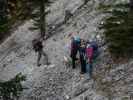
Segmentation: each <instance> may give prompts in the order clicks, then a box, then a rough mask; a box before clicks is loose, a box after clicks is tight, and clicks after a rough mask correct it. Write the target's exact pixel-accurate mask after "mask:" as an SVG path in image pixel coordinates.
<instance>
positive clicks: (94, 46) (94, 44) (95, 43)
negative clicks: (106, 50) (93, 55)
mask: <svg viewBox="0 0 133 100" xmlns="http://www.w3.org/2000/svg"><path fill="white" fill-rule="evenodd" d="M90 45H91V46H92V47H93V50H94V52H97V51H98V44H97V42H96V41H91V42H90Z"/></svg>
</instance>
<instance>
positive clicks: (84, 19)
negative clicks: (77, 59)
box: [0, 0, 133, 100]
mask: <svg viewBox="0 0 133 100" xmlns="http://www.w3.org/2000/svg"><path fill="white" fill-rule="evenodd" d="M105 1H106V0H105ZM101 2H102V1H101ZM101 2H98V1H95V0H90V1H89V2H88V4H87V5H85V6H83V7H80V6H81V5H82V4H83V1H81V0H76V1H75V0H69V2H66V0H56V1H55V3H54V4H53V5H52V6H51V7H50V9H51V11H52V12H51V14H49V15H48V18H47V20H48V24H50V25H54V26H56V25H57V24H58V23H60V22H62V21H63V19H64V9H70V10H71V11H72V13H73V14H74V16H73V17H72V18H71V19H70V20H69V21H68V23H67V24H62V25H61V26H60V27H59V28H57V29H56V30H55V31H54V34H55V35H53V36H52V37H50V38H49V39H47V40H46V41H45V42H44V51H45V52H46V53H47V54H48V57H49V60H50V61H51V65H49V66H46V65H45V64H42V65H41V66H40V67H37V66H36V59H37V55H36V54H35V53H34V51H33V50H32V46H31V41H32V39H33V38H35V37H36V36H37V34H38V32H37V31H31V30H29V29H28V28H29V27H31V26H32V24H33V22H32V20H30V21H27V22H26V23H25V24H23V25H22V26H20V27H19V28H18V29H17V30H16V31H15V32H14V34H13V35H12V36H11V37H9V38H8V39H7V40H6V41H5V42H4V43H3V44H2V45H1V46H0V80H1V81H4V80H9V79H10V78H12V77H14V76H15V75H16V74H17V73H19V72H22V73H23V74H25V75H26V76H27V80H26V81H25V82H23V86H24V87H28V89H26V90H24V91H23V94H22V95H21V97H20V100H130V99H128V97H127V96H130V95H131V91H132V79H133V77H132V74H131V72H132V68H131V66H132V63H129V64H123V65H116V64H114V65H112V63H113V62H111V60H110V57H109V56H108V53H107V51H106V50H104V48H101V51H102V52H101V55H100V56H99V58H98V59H97V61H96V63H95V64H94V75H93V78H92V79H91V80H86V75H84V76H81V75H80V67H79V64H78V65H77V68H76V69H75V70H72V68H71V66H65V65H64V63H63V57H64V56H69V55H68V52H67V51H66V50H65V45H66V44H67V43H68V42H69V40H70V38H69V34H70V33H77V34H78V35H79V36H80V37H81V38H84V39H91V38H93V37H94V36H95V34H96V33H97V31H98V28H97V26H98V23H99V22H100V20H101V19H102V18H103V16H105V15H104V14H103V13H101V12H99V11H98V10H97V9H96V8H97V6H98V5H99V3H101ZM103 2H104V1H103ZM41 62H42V63H44V59H42V61H41ZM110 65H111V66H110ZM118 66H119V67H118ZM124 73H125V74H124ZM126 73H128V74H126ZM123 79H124V81H123ZM129 91H130V92H129ZM115 92H117V93H115ZM122 98H124V99H122Z"/></svg>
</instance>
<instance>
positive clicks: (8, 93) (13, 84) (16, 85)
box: [0, 73, 26, 100]
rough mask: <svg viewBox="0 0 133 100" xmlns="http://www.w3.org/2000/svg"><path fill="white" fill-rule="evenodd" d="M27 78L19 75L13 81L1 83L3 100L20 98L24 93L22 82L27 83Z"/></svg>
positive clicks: (0, 89) (0, 91)
mask: <svg viewBox="0 0 133 100" xmlns="http://www.w3.org/2000/svg"><path fill="white" fill-rule="evenodd" d="M25 80H26V77H25V76H24V75H22V74H21V73H19V74H17V75H16V76H15V77H14V78H13V79H11V80H9V81H6V82H0V97H1V99H2V100H14V98H18V97H19V96H20V94H21V92H22V91H23V89H24V88H23V87H22V84H21V82H22V81H25Z"/></svg>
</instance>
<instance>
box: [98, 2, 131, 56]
mask: <svg viewBox="0 0 133 100" xmlns="http://www.w3.org/2000/svg"><path fill="white" fill-rule="evenodd" d="M111 9H112V10H109V11H108V13H110V16H109V17H107V18H106V19H105V20H104V23H103V24H102V25H101V26H100V29H101V28H102V29H104V32H103V34H104V35H105V40H106V42H108V48H109V51H110V52H111V54H112V55H114V57H117V58H118V57H132V56H133V44H132V43H133V34H132V32H133V27H132V26H133V13H132V11H131V10H130V7H129V5H128V4H117V5H113V6H112V7H111Z"/></svg>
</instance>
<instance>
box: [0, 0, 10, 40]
mask: <svg viewBox="0 0 133 100" xmlns="http://www.w3.org/2000/svg"><path fill="white" fill-rule="evenodd" d="M6 10H7V1H6V0H0V40H1V39H2V38H3V37H4V35H5V32H7V30H8V26H7V21H8V18H7V11H6Z"/></svg>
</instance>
